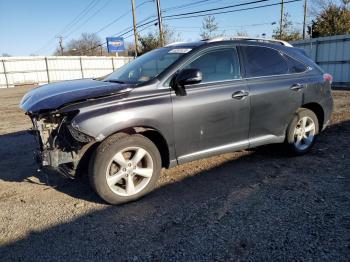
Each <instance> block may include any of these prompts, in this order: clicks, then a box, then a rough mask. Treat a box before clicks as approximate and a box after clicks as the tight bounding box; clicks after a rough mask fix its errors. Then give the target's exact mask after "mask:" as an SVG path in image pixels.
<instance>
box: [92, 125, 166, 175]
mask: <svg viewBox="0 0 350 262" xmlns="http://www.w3.org/2000/svg"><path fill="white" fill-rule="evenodd" d="M118 133H124V134H128V135H133V134H140V135H143V136H145V137H147V138H148V139H149V140H151V141H152V142H153V143H154V144H155V146H156V147H157V148H158V150H159V153H160V156H161V160H162V167H165V168H168V167H169V165H170V151H169V146H168V142H167V140H166V139H165V137H164V135H163V134H162V133H161V132H160V131H159V130H157V129H156V128H153V127H149V126H133V127H128V128H124V129H120V130H118V131H115V132H114V133H112V134H110V135H109V136H107V137H105V138H104V139H103V141H104V140H106V139H108V138H109V137H111V136H113V135H116V134H118ZM103 141H99V142H98V143H101V142H103Z"/></svg>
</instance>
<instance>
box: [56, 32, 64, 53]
mask: <svg viewBox="0 0 350 262" xmlns="http://www.w3.org/2000/svg"><path fill="white" fill-rule="evenodd" d="M57 38H58V44H59V45H60V50H61V56H63V36H58V37H57Z"/></svg>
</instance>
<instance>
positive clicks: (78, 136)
mask: <svg viewBox="0 0 350 262" xmlns="http://www.w3.org/2000/svg"><path fill="white" fill-rule="evenodd" d="M77 113H78V111H76V112H70V113H68V114H66V113H64V114H62V113H43V114H36V115H34V114H28V115H29V117H30V118H31V120H32V123H33V129H32V131H33V132H32V133H33V135H34V136H35V138H36V140H37V143H38V146H39V148H38V150H36V151H35V152H34V157H35V159H36V162H37V163H38V164H39V166H40V168H47V167H51V168H54V169H56V170H58V171H60V172H61V173H63V174H64V175H66V176H69V177H72V176H75V174H76V170H77V168H78V164H79V162H80V160H81V158H82V156H83V155H84V154H85V152H86V151H87V150H88V149H89V148H90V146H92V145H93V144H94V143H95V140H94V138H92V137H90V136H88V135H86V134H84V133H82V132H80V131H79V130H77V129H76V128H75V127H74V126H72V122H71V120H72V118H73V117H74V116H75V115H76V114H77Z"/></svg>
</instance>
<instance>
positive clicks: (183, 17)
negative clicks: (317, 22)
mask: <svg viewBox="0 0 350 262" xmlns="http://www.w3.org/2000/svg"><path fill="white" fill-rule="evenodd" d="M300 1H302V0H289V1H285V2H284V4H289V3H294V2H300ZM280 4H281V3H274V4H266V5H260V6H254V7H247V8H241V9H236V10H230V11H222V12H214V13H206V14H198V15H187V16H181V17H173V16H164V20H177V19H186V18H194V17H203V16H208V15H220V14H227V13H234V12H239V11H247V10H253V9H259V8H264V7H270V6H277V5H280Z"/></svg>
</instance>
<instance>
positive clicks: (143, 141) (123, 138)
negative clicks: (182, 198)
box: [89, 133, 161, 205]
mask: <svg viewBox="0 0 350 262" xmlns="http://www.w3.org/2000/svg"><path fill="white" fill-rule="evenodd" d="M160 172H161V157H160V154H159V151H158V149H157V147H156V146H155V145H154V144H153V143H152V141H151V140H149V139H148V138H146V137H144V136H142V135H139V134H135V135H127V134H124V133H118V134H116V135H113V136H111V137H109V138H107V139H106V140H105V141H104V142H102V143H101V144H100V145H99V146H98V147H97V148H96V151H95V152H94V154H93V156H92V159H91V161H90V166H89V180H90V184H91V186H92V188H93V189H94V190H95V191H96V193H97V194H98V195H99V196H100V197H101V198H102V199H103V200H105V201H106V202H107V203H109V204H113V205H115V204H122V203H126V202H130V201H134V200H136V199H139V198H140V197H142V196H144V195H146V194H147V193H149V192H151V191H152V190H153V189H154V187H155V184H156V182H157V180H158V178H159V176H160Z"/></svg>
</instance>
